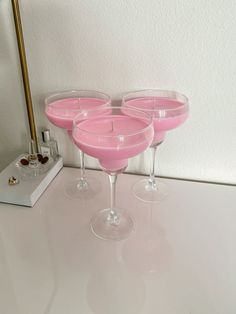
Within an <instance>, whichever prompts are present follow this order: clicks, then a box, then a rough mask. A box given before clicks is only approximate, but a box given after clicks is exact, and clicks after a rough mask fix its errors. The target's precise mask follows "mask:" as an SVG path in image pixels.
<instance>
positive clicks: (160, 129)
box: [122, 90, 189, 201]
mask: <svg viewBox="0 0 236 314" xmlns="http://www.w3.org/2000/svg"><path fill="white" fill-rule="evenodd" d="M122 106H123V107H129V108H136V109H138V110H142V111H144V112H147V113H149V114H150V115H151V116H152V118H153V125H154V138H153V141H152V144H151V148H152V155H153V161H152V167H151V171H150V177H149V179H144V180H142V181H139V182H138V183H137V184H136V185H135V186H134V193H135V195H136V196H137V197H138V198H139V199H141V200H144V201H159V200H161V199H163V198H164V197H165V196H166V195H167V192H166V188H165V186H164V184H163V183H162V182H158V183H157V180H156V179H155V155H156V148H157V146H158V145H159V144H161V143H162V142H163V140H164V139H165V136H166V132H167V131H170V130H172V129H175V128H177V127H178V126H180V125H181V124H182V123H184V121H185V120H186V119H187V117H188V111H189V107H188V99H187V98H186V97H185V96H184V95H182V94H180V93H177V92H174V91H166V90H143V91H138V92H134V93H130V94H128V95H126V96H124V97H123V100H122Z"/></svg>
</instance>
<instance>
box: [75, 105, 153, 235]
mask: <svg viewBox="0 0 236 314" xmlns="http://www.w3.org/2000/svg"><path fill="white" fill-rule="evenodd" d="M153 134H154V132H153V125H152V119H151V117H150V116H149V115H148V114H146V113H144V112H142V111H138V110H135V109H129V108H127V109H121V108H120V107H110V108H107V109H106V111H105V112H104V110H102V109H97V110H91V111H87V112H86V111H84V112H82V113H81V114H79V115H78V116H77V117H76V118H75V120H74V129H73V138H74V142H75V144H76V145H77V146H78V147H79V148H80V149H81V150H83V151H84V152H85V153H86V154H88V155H90V156H92V157H95V158H97V159H98V160H99V163H100V165H101V168H102V169H103V170H104V171H105V172H106V173H108V175H109V178H110V183H111V207H110V208H109V209H106V210H103V211H102V212H100V213H99V214H98V215H96V216H95V217H94V218H93V220H92V230H93V232H94V233H95V234H96V235H97V236H98V237H100V238H103V239H115V240H118V239H123V238H125V237H127V236H128V234H129V233H130V231H131V230H132V227H133V222H132V220H131V218H130V217H129V216H128V215H127V213H123V214H122V212H123V210H120V209H118V208H117V207H116V205H115V182H116V178H117V174H118V173H121V172H122V171H124V170H125V168H126V167H127V165H128V159H129V158H131V157H134V156H136V155H138V154H140V153H141V152H143V151H144V150H145V149H146V148H147V147H149V145H150V144H151V143H152V140H153Z"/></svg>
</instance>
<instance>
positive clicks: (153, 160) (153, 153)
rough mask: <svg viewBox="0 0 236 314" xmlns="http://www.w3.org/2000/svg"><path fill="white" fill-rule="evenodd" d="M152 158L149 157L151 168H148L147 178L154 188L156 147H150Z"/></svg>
mask: <svg viewBox="0 0 236 314" xmlns="http://www.w3.org/2000/svg"><path fill="white" fill-rule="evenodd" d="M150 149H151V153H152V157H151V168H150V176H149V183H150V184H151V185H152V186H153V187H155V186H156V181H155V166H156V151H157V145H156V146H153V147H150Z"/></svg>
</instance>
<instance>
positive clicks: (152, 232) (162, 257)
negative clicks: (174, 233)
mask: <svg viewBox="0 0 236 314" xmlns="http://www.w3.org/2000/svg"><path fill="white" fill-rule="evenodd" d="M146 213H147V216H148V215H149V217H148V223H147V224H145V225H143V224H142V225H140V228H138V230H137V232H136V233H135V235H134V236H132V237H131V238H130V239H128V240H127V241H126V242H125V243H124V245H123V253H122V255H123V259H124V262H125V263H126V264H127V267H129V268H130V269H135V270H136V271H137V272H139V273H140V274H142V275H143V276H145V277H148V278H154V276H156V275H158V274H160V273H162V272H165V271H167V270H168V267H169V266H170V263H171V259H172V248H171V246H170V243H169V242H168V240H167V236H166V233H165V230H164V229H163V228H162V227H161V225H160V224H158V223H157V221H155V222H153V204H149V205H147V206H146Z"/></svg>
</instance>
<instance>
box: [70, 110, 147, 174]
mask: <svg viewBox="0 0 236 314" xmlns="http://www.w3.org/2000/svg"><path fill="white" fill-rule="evenodd" d="M73 138H74V142H75V143H76V145H77V146H78V147H79V148H80V149H81V150H82V151H83V152H85V153H86V154H88V155H90V156H92V157H95V158H98V159H99V162H100V165H101V167H102V168H103V169H104V170H105V171H106V170H107V171H118V170H120V169H122V168H125V167H126V166H127V165H128V158H130V157H133V156H136V155H138V154H139V153H141V152H143V151H144V150H145V149H146V148H147V147H149V145H150V144H151V142H152V139H153V127H152V125H148V124H147V122H145V121H143V120H141V119H137V118H134V117H130V116H123V115H112V116H109V115H103V116H99V117H95V118H92V119H88V120H84V121H82V122H80V124H79V128H75V129H74V130H73Z"/></svg>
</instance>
